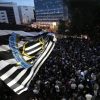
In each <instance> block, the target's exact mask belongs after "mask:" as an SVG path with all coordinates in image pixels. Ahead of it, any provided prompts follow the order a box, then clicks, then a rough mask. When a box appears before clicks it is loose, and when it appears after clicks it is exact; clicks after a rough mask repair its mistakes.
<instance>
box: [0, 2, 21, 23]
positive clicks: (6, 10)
mask: <svg viewBox="0 0 100 100" xmlns="http://www.w3.org/2000/svg"><path fill="white" fill-rule="evenodd" d="M0 22H1V23H11V24H21V22H20V17H19V11H18V7H17V4H16V3H12V2H9V3H0Z"/></svg>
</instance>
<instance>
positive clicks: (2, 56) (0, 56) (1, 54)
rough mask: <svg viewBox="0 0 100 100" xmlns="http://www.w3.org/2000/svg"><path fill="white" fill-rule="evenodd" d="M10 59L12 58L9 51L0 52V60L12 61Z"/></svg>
mask: <svg viewBox="0 0 100 100" xmlns="http://www.w3.org/2000/svg"><path fill="white" fill-rule="evenodd" d="M12 58H14V57H13V54H12V51H11V50H8V51H1V52H0V60H8V59H12Z"/></svg>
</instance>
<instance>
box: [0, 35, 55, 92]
mask: <svg viewBox="0 0 100 100" xmlns="http://www.w3.org/2000/svg"><path fill="white" fill-rule="evenodd" d="M55 42H56V38H55V35H54V34H53V33H42V34H40V35H37V36H33V35H30V34H28V33H26V34H17V33H12V34H2V33H0V79H1V80H2V81H4V82H5V83H6V84H7V85H8V86H9V87H10V88H11V89H12V90H13V91H14V92H15V93H17V94H21V93H22V92H24V91H26V90H27V89H28V87H29V85H30V82H31V80H32V79H33V78H34V77H35V75H36V74H37V72H38V70H39V69H40V67H41V66H42V64H43V63H44V61H45V60H46V59H47V57H48V56H49V55H50V53H51V51H52V50H53V48H54V46H55Z"/></svg>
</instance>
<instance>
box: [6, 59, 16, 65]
mask: <svg viewBox="0 0 100 100" xmlns="http://www.w3.org/2000/svg"><path fill="white" fill-rule="evenodd" d="M5 61H6V62H8V63H9V64H16V63H17V61H16V60H15V59H9V60H5Z"/></svg>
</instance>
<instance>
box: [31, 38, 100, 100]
mask: <svg viewBox="0 0 100 100" xmlns="http://www.w3.org/2000/svg"><path fill="white" fill-rule="evenodd" d="M31 87H32V91H33V93H34V97H36V98H38V99H39V98H41V99H39V100H100V46H99V43H96V42H95V43H94V42H92V41H91V40H88V39H79V38H66V39H61V40H58V42H57V43H56V46H55V49H54V50H53V52H52V53H51V55H50V57H49V58H48V60H47V61H46V62H45V63H44V64H43V66H42V67H41V69H40V71H39V72H38V74H37V76H36V77H35V79H34V80H33V82H32V85H31Z"/></svg>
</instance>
